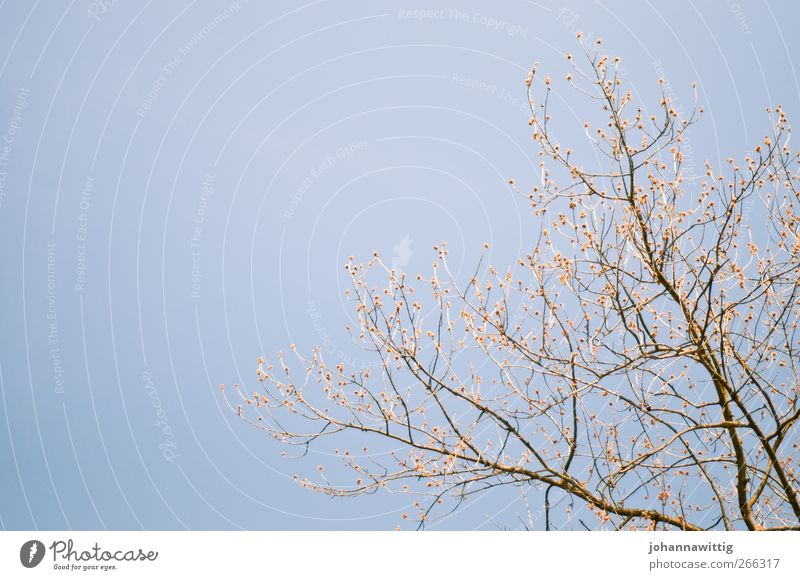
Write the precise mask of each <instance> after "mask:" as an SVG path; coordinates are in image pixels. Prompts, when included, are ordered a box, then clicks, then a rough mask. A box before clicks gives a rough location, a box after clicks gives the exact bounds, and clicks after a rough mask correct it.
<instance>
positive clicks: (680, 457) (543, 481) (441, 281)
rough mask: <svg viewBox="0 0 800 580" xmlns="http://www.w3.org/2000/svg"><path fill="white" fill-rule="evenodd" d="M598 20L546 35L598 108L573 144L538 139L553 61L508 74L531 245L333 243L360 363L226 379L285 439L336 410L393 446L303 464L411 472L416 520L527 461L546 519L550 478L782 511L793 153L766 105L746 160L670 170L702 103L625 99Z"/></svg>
mask: <svg viewBox="0 0 800 580" xmlns="http://www.w3.org/2000/svg"><path fill="white" fill-rule="evenodd" d="M578 37H579V39H580V38H581V37H580V35H578ZM599 44H600V43H599V41H598V43H597V45H594V44H593V45H592V46H587V45H585V44H584V42H583V41H582V40H581V42H580V46H581V49H582V52H583V53H584V55H585V57H586V62H587V63H588V64H586V65H578V64H575V62H574V59H573V57H572V55H570V54H567V55H566V56H567V59H568V60H569V61H570V62H572V63H573V64H572V67H573V70H572V72H571V74H569V75H568V76H567V77H566V81H567V83H568V84H569V85H571V86H572V87H573V88H574V89H575V90H577V91H579V92H580V93H582V94H583V95H585V96H586V97H587V98H588V99H589V100H590V101H591V102H592V103H594V104H595V105H596V108H597V111H598V114H600V115H602V116H601V117H599V118H600V119H601V120H602V122H601V123H599V126H597V127H594V126H592V125H590V124H589V123H586V124H585V125H584V130H585V135H586V138H587V140H588V141H587V143H588V144H589V145H590V147H585V146H584V147H582V151H583V152H584V157H585V158H586V159H585V160H584V161H581V160H580V159H579V157H580V155H579V154H578V153H576V152H574V151H573V149H570V148H566V147H564V146H562V145H560V144H559V143H558V142H557V141H556V140H555V137H554V135H553V130H552V122H551V118H550V114H549V112H548V107H549V102H550V97H551V91H552V88H551V84H552V83H551V80H550V79H549V78H544V79H543V80H540V78H539V77H538V76H537V74H536V70H535V67H534V69H533V70H532V71H531V72H530V75H529V76H528V78H527V80H526V85H527V87H528V97H529V102H530V111H531V117H530V125H531V128H532V137H533V140H534V141H535V142H536V143H537V144H538V145H539V146H540V149H541V150H540V153H539V156H540V167H539V171H540V172H541V174H540V175H537V176H536V181H538V183H537V185H535V186H532V187H530V189H529V190H528V191H525V192H523V191H522V188H521V186H517V185H516V184H514V182H513V181H512V182H511V184H512V186H514V188H515V189H516V190H517V191H519V192H520V193H521V194H522V195H525V196H526V197H527V198H528V199H529V200H530V207H531V208H532V212H533V220H532V221H533V223H532V231H533V232H534V235H533V236H532V239H533V240H534V242H533V243H532V247H531V249H530V252H529V253H528V254H526V255H524V256H520V257H519V259H518V261H517V263H516V264H515V265H513V266H512V267H509V268H507V269H504V270H501V269H496V268H493V267H491V266H484V265H479V266H478V268H477V269H476V271H475V275H474V276H473V277H472V278H471V279H465V280H458V279H457V278H458V277H457V276H455V275H454V274H453V273H452V272H451V269H450V268H449V267H448V262H447V255H448V250H447V246H446V245H445V244H442V245H441V246H438V247H436V248H434V249H435V251H436V253H437V258H436V262H435V263H434V267H433V273H432V275H431V276H430V277H423V276H417V277H416V279H415V280H410V279H408V278H407V277H406V275H405V274H398V273H397V272H395V271H394V270H392V269H391V268H389V267H387V266H386V265H385V264H384V262H383V261H382V260H381V259H380V257H379V256H377V254H376V255H374V256H373V259H372V260H371V261H370V262H369V263H368V264H367V265H362V264H357V263H356V262H355V261H353V259H351V260H350V261H349V262H348V264H347V265H346V266H345V268H346V269H347V271H348V272H349V275H350V277H351V279H352V290H350V291H348V293H347V294H348V297H349V299H350V300H352V302H353V303H354V307H355V313H356V315H357V320H358V323H357V326H356V325H354V328H352V329H351V334H352V336H353V338H354V340H356V341H357V342H358V343H359V344H360V345H361V346H363V347H364V348H365V349H368V350H371V351H372V353H373V354H372V356H374V357H375V360H376V361H377V362H378V363H379V364H378V365H376V367H375V368H360V369H354V370H349V369H347V368H346V367H345V365H343V364H334V365H331V364H329V363H328V362H327V361H325V360H324V358H323V354H322V352H321V351H320V350H319V349H316V350H314V351H313V352H312V354H311V355H310V357H302V356H300V355H298V354H297V351H296V350H295V349H294V347H292V351H293V353H294V356H297V358H298V359H299V361H300V362H301V364H302V366H303V369H302V371H301V372H299V373H297V372H292V371H291V370H290V368H289V363H287V362H286V360H285V358H284V356H283V354H281V356H280V362H279V363H278V364H276V365H274V366H273V365H266V364H265V363H264V361H263V360H259V366H258V378H259V381H260V382H261V386H262V387H263V388H262V390H261V391H258V392H255V393H253V394H252V395H251V394H248V393H244V392H242V390H241V389H239V388H238V387H237V388H236V391H237V392H238V393H239V394H240V395H241V397H242V399H241V401H233V402H232V401H231V400H230V399H228V398H227V395H226V400H228V404H229V405H231V408H232V409H234V411H235V412H237V413H238V414H239V415H240V416H241V417H242V418H243V419H244V420H246V421H248V422H250V423H252V424H253V425H255V426H257V427H259V428H261V429H264V430H265V431H267V432H269V433H270V434H272V436H274V437H275V438H276V439H278V440H280V441H283V442H285V443H287V444H294V445H300V446H303V447H307V446H308V445H309V444H312V443H315V442H316V441H317V440H318V439H320V438H322V437H335V436H336V435H337V434H339V433H342V432H345V431H356V432H360V433H362V434H363V440H364V442H365V443H366V442H367V441H368V440H370V439H377V440H381V439H383V440H388V441H390V442H391V443H392V445H393V447H394V448H395V449H394V451H391V452H388V453H385V454H380V455H368V456H366V457H363V456H362V457H360V458H356V457H355V456H354V455H351V454H350V453H343V454H341V458H342V460H343V461H344V462H345V464H346V465H347V466H349V468H350V469H352V472H354V473H353V479H352V480H351V481H348V482H345V483H342V484H339V483H332V482H331V481H329V480H328V479H327V478H326V477H325V476H324V474H323V475H321V476H319V477H317V478H316V480H315V481H311V480H309V479H307V478H302V479H300V480H299V481H300V482H301V483H302V484H303V485H305V486H307V487H309V488H311V489H314V490H317V491H321V492H324V493H327V494H331V495H335V496H352V495H358V494H363V493H367V492H373V491H376V490H378V489H381V488H398V489H400V490H402V491H407V492H409V493H414V494H419V495H420V496H422V498H420V501H417V502H415V505H416V506H417V507H418V513H415V514H414V515H413V519H415V520H418V521H420V522H423V523H424V522H425V520H426V519H428V518H429V517H430V516H431V514H432V510H433V509H434V508H435V507H436V506H438V505H439V504H442V503H443V502H445V501H446V500H447V499H448V498H453V500H454V501H455V505H458V503H459V502H460V501H461V500H463V499H464V498H466V497H468V496H470V495H472V494H476V493H479V492H484V491H486V490H489V489H492V488H494V487H497V486H501V485H517V486H528V485H533V486H539V487H540V488H542V489H543V490H544V491H545V495H544V497H545V500H544V506H543V511H544V515H545V523H544V526H545V527H546V528H547V529H550V528H551V527H554V523H553V522H555V521H556V518H554V517H552V516H551V514H550V512H551V511H552V508H551V499H550V498H551V495H552V493H553V492H555V493H557V494H561V496H562V497H569V498H571V500H572V501H573V502H578V503H579V504H581V505H583V506H584V507H585V508H587V509H588V510H590V511H591V512H593V513H594V515H595V516H596V518H597V520H596V525H597V527H600V528H616V529H623V528H639V529H642V528H646V529H660V528H664V529H682V530H701V529H718V528H724V529H726V530H731V529H741V528H743V527H746V528H747V529H749V530H760V529H784V530H785V529H795V530H797V529H800V498H798V477H799V476H800V467H799V466H798V437H797V435H798V427H797V425H798V418H800V405H798V397H799V396H800V378H799V377H798V371H799V369H798V366H799V365H800V356H799V353H798V349H800V336H799V335H798V328H797V326H798V310H799V308H800V294H799V293H798V290H799V289H800V199H798V183H799V182H800V174H799V173H798V153H797V152H795V153H792V152H791V151H790V149H789V148H788V142H789V136H790V131H791V130H790V127H789V124H788V122H787V119H786V117H785V115H784V111H783V109H782V108H781V107H780V106H777V107H774V108H771V109H767V112H768V116H769V118H770V131H769V133H770V134H769V136H767V137H765V138H764V139H763V143H761V144H760V145H759V146H757V147H755V150H754V151H753V152H752V153H751V154H750V155H748V156H746V157H745V158H744V160H743V161H741V162H737V161H734V160H733V159H728V160H727V166H726V167H725V168H724V169H715V168H713V167H712V166H711V165H710V164H709V163H708V162H706V163H705V164H704V171H703V172H702V174H701V175H698V176H696V177H691V176H687V175H686V170H685V162H686V161H685V153H684V148H685V145H684V141H685V138H686V137H687V130H688V129H689V128H690V127H691V126H692V125H693V124H694V123H695V122H696V121H697V119H698V118H699V115H700V114H701V113H702V108H701V107H697V106H696V105H695V107H694V108H693V110H692V111H691V112H689V114H688V115H686V116H684V115H682V114H681V113H680V112H679V111H678V110H676V108H678V107H676V106H675V105H674V104H673V102H672V99H671V98H670V95H669V94H668V91H666V90H665V89H664V81H663V80H660V81H659V83H660V84H661V98H660V102H659V103H658V106H657V107H655V108H654V112H653V113H652V114H651V113H649V112H647V111H646V110H645V109H643V108H642V107H637V106H636V105H635V104H634V99H633V97H632V94H631V92H630V91H627V90H626V89H625V88H624V87H623V83H622V81H621V79H620V76H619V59H618V58H612V57H609V56H606V55H603V54H602V53H601V52H600V50H601V47H600V46H599ZM581 58H583V56H582V57H581ZM695 103H696V99H695ZM575 151H578V150H577V149H576V150H575ZM587 166H588V167H591V168H587ZM376 272H377V273H381V272H383V274H381V276H382V278H383V280H384V282H383V284H385V285H386V287H385V288H381V287H378V286H375V285H373V284H372V283H371V282H370V281H369V278H371V277H372V276H374V275H375V273H376ZM387 279H388V282H386V280H387ZM423 304H426V305H427V306H425V307H423ZM223 391H224V387H223ZM565 521H567V525H571V524H569V520H564V519H563V518H562V517H559V518H558V522H559V524H560V525H561V526H562V527H563V526H564V522H565ZM582 523H583V522H582ZM584 525H585V524H584Z"/></svg>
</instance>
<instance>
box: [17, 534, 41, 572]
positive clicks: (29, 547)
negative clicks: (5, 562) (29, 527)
mask: <svg viewBox="0 0 800 580" xmlns="http://www.w3.org/2000/svg"><path fill="white" fill-rule="evenodd" d="M44 552H45V549H44V544H43V543H41V542H40V541H39V540H28V541H27V542H25V543H24V544H22V547H21V548H20V549H19V561H20V562H21V563H22V565H23V566H25V567H26V568H35V567H36V566H38V565H39V564H40V563H41V562H42V560H43V559H44Z"/></svg>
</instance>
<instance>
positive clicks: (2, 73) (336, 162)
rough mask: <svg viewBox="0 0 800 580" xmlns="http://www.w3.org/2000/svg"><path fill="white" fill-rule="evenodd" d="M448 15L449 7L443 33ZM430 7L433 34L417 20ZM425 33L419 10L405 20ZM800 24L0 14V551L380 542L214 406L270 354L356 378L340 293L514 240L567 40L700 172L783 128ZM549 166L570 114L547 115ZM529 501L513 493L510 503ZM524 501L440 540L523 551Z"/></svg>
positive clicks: (105, 5) (360, 509) (494, 498)
mask: <svg viewBox="0 0 800 580" xmlns="http://www.w3.org/2000/svg"><path fill="white" fill-rule="evenodd" d="M454 5H457V6H458V8H454V7H453V6H454ZM423 6H424V7H425V8H424V9H423V8H422V7H423ZM421 10H422V11H421ZM799 17H800V14H798V8H797V3H796V2H791V1H788V0H786V1H774V2H769V3H766V2H763V1H753V2H744V1H740V2H738V3H737V2H730V1H724V0H716V1H703V2H700V1H695V2H685V1H672V2H668V3H666V2H648V1H644V2H635V3H634V2H627V1H626V2H623V1H615V2H578V1H575V2H571V3H563V2H533V1H526V0H510V1H508V2H502V3H488V2H470V1H459V2H440V1H439V0H433V1H432V2H416V3H409V2H405V1H394V0H392V1H385V2H384V1H381V2H333V1H324V0H319V1H314V2H307V3H306V2H290V1H280V2H279V1H267V2H255V1H253V2H246V1H245V0H239V1H238V2H235V1H234V2H225V1H219V2H211V1H202V0H196V1H193V2H153V1H149V2H133V1H130V0H105V1H101V0H95V1H89V0H72V1H71V2H67V1H64V2H55V1H53V0H44V1H41V0H36V1H35V2H34V1H22V0H6V1H4V2H0V261H1V263H2V267H3V268H2V274H0V490H2V493H0V527H2V528H8V529H25V528H41V529H65V528H90V529H91V528H100V529H102V528H109V529H140V528H146V529H154V528H158V529H184V528H199V529H222V528H224V529H228V528H230V529H237V528H247V529H390V528H394V526H395V525H397V524H398V523H401V522H402V520H401V517H400V514H401V513H402V512H403V511H406V509H407V507H408V501H409V500H408V498H405V497H399V496H396V495H394V496H393V495H389V494H377V495H373V496H369V497H364V498H358V499H343V500H330V499H328V498H326V497H322V496H318V495H315V494H313V493H312V492H309V491H305V490H302V489H300V488H299V487H298V486H297V485H296V484H294V483H293V482H292V476H293V475H294V474H295V473H299V474H301V475H302V474H304V473H310V472H312V471H313V470H315V469H316V466H317V465H318V464H326V465H328V464H332V462H333V460H332V459H331V457H330V456H329V455H327V454H326V453H325V450H319V451H312V453H311V454H310V455H309V456H308V457H306V458H303V459H298V460H292V459H284V458H281V456H280V453H281V451H282V448H281V447H280V446H279V445H278V444H276V443H274V442H272V441H270V440H268V439H267V438H266V437H264V435H263V434H261V433H259V432H257V431H255V430H253V429H251V428H249V427H247V426H246V425H244V424H243V423H242V422H241V421H240V420H239V419H238V418H237V417H236V416H235V415H233V414H232V413H230V412H229V411H228V410H227V409H226V408H225V407H224V406H223V401H222V399H221V397H220V394H219V389H218V385H219V384H220V383H226V384H231V383H241V384H243V385H246V386H253V385H254V382H255V370H256V359H257V357H258V356H259V355H261V354H265V353H266V354H272V353H274V352H276V351H277V350H279V349H281V348H286V347H287V346H288V345H289V344H290V343H296V344H297V345H298V346H299V347H300V348H301V349H304V350H307V349H309V348H310V347H311V346H312V345H313V344H319V345H321V346H322V347H323V348H324V349H325V350H326V351H327V352H328V353H329V354H330V356H331V357H333V358H335V357H342V358H345V359H347V360H350V361H352V362H355V364H356V365H357V364H360V363H361V362H362V360H363V362H364V364H369V362H371V361H370V359H369V358H368V357H367V358H365V355H364V354H363V353H360V352H358V351H357V350H355V349H354V347H353V346H352V345H351V343H350V342H349V339H348V338H347V335H346V333H345V331H344V325H345V324H347V322H348V320H350V319H351V316H352V313H351V312H350V310H349V308H348V307H347V305H346V304H345V302H344V301H343V292H344V288H345V285H344V284H345V279H344V278H343V276H342V274H343V273H344V270H343V269H342V265H343V264H344V262H345V261H346V259H347V256H349V255H355V256H357V257H362V258H364V259H367V258H368V257H369V256H370V255H371V253H372V251H373V250H377V251H379V252H381V254H382V255H383V256H384V257H385V258H386V259H387V261H391V262H392V264H393V265H395V266H397V267H399V268H402V269H404V270H405V271H408V272H417V271H422V272H427V271H428V270H429V269H430V265H431V262H432V258H433V253H432V250H431V247H432V245H433V244H434V243H437V242H439V241H442V240H447V241H448V242H449V246H450V249H451V261H452V263H454V264H456V265H457V266H458V267H459V268H460V269H461V270H460V271H462V272H463V273H467V272H468V271H469V270H470V268H471V267H472V266H474V264H475V262H476V259H477V256H478V255H479V254H480V252H481V246H482V244H483V243H484V242H491V244H492V252H491V260H492V262H493V263H494V264H497V265H504V264H508V263H512V262H513V261H514V257H515V256H517V255H518V254H519V252H524V251H525V248H526V247H528V246H529V244H530V242H531V240H530V238H529V232H530V231H531V230H530V228H528V226H527V224H529V223H530V222H529V221H528V220H530V219H532V218H531V217H530V216H529V214H528V212H527V211H526V205H525V203H524V202H523V200H521V199H519V198H517V197H515V195H514V194H513V193H512V192H511V191H510V189H509V187H508V185H507V180H508V178H514V179H516V180H517V182H518V183H520V184H525V183H529V182H530V181H531V180H533V179H534V178H535V171H534V159H535V155H536V149H535V147H534V145H533V144H532V142H531V141H530V135H529V127H528V125H527V118H528V117H527V114H526V111H525V109H526V101H525V86H524V84H523V81H524V79H525V76H526V73H527V70H528V68H529V67H530V65H531V64H532V63H533V62H534V61H538V62H539V71H540V72H542V73H545V74H551V75H552V76H553V77H554V78H556V77H557V78H563V76H564V74H566V62H565V60H564V58H563V55H564V53H565V52H566V51H573V52H575V51H576V50H577V48H578V45H577V43H576V41H575V32H577V31H583V32H584V35H585V36H586V37H588V38H593V37H602V38H603V39H604V40H605V45H606V47H607V49H608V50H609V51H610V52H612V53H613V54H617V55H619V56H621V57H622V59H623V60H622V62H623V66H624V67H625V75H624V78H625V81H626V82H628V83H630V86H631V87H632V88H633V90H634V91H635V92H636V94H637V95H638V96H640V97H641V98H642V99H643V100H644V101H645V102H648V99H650V100H651V101H650V102H652V99H654V98H655V96H656V94H657V87H658V85H657V84H656V79H657V78H658V77H664V78H665V79H666V81H667V83H668V87H669V89H670V90H671V91H673V95H674V98H675V100H676V102H677V103H678V104H679V105H681V106H683V107H687V108H688V107H689V106H690V101H691V90H690V84H691V82H692V81H697V82H698V83H699V99H700V102H701V103H702V104H703V105H704V106H705V108H706V115H705V117H704V120H703V121H702V122H701V124H700V125H698V126H697V127H696V129H694V130H693V131H692V133H691V136H690V139H689V143H688V145H689V148H690V150H691V160H692V161H693V162H694V164H695V165H696V166H698V167H700V166H702V162H703V160H705V159H709V160H711V161H713V162H714V163H717V162H718V160H719V159H724V158H726V157H727V156H729V155H730V156H734V157H741V156H742V155H743V154H744V152H745V151H746V150H747V149H748V148H749V147H752V146H753V145H754V144H755V143H756V142H758V141H759V140H760V139H761V137H762V136H763V134H764V132H765V131H766V129H767V120H766V116H765V115H764V114H763V111H764V108H765V107H766V106H768V105H771V104H778V103H781V104H783V105H784V107H785V109H786V111H787V113H788V115H789V117H790V119H794V120H795V122H796V123H800V120H798V119H800V98H798V93H800V89H799V88H798V82H799V81H798V75H797V70H796V67H797V66H800V64H798V61H799V60H800V59H798V57H800V38H798V35H797V34H796V32H797V31H796V24H797V22H798V18H799ZM557 97H558V99H557V101H556V103H555V111H554V115H558V117H557V120H559V121H560V123H561V126H563V127H564V129H563V134H564V135H565V139H564V142H565V143H566V139H567V138H568V137H569V135H570V134H571V133H576V134H579V132H580V131H579V130H580V127H581V125H582V121H583V114H584V113H583V112H582V111H581V110H580V108H579V107H580V106H584V103H585V101H580V100H578V99H576V98H575V96H574V95H573V94H571V93H570V94H565V95H563V99H562V95H561V93H559V94H558V95H557ZM537 501H540V498H539V496H538V495H537V494H536V493H535V492H534V491H531V502H532V503H533V504H536V503H537ZM521 509H522V503H521V501H520V495H519V491H518V490H508V491H501V492H499V493H497V494H493V495H487V496H484V497H481V498H476V499H475V500H471V501H470V502H468V503H467V504H465V505H464V506H463V507H462V508H461V509H460V510H459V511H458V512H456V513H455V514H453V515H452V516H450V517H447V518H444V519H442V520H441V521H440V522H438V523H436V524H435V525H434V527H438V528H442V529H494V528H497V527H500V528H504V527H507V528H517V527H519V526H520V521H519V519H518V518H517V515H518V514H520V513H521Z"/></svg>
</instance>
